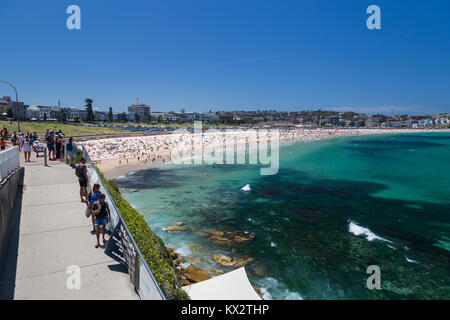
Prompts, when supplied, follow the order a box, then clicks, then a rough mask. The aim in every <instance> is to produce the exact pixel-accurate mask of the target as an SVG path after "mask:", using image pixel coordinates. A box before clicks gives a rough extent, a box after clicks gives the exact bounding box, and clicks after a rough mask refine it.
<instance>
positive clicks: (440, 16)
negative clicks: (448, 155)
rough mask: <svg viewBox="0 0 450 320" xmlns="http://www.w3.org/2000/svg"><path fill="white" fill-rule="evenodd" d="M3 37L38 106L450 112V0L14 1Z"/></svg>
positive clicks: (8, 60) (0, 12) (5, 54)
mask: <svg viewBox="0 0 450 320" xmlns="http://www.w3.org/2000/svg"><path fill="white" fill-rule="evenodd" d="M71 4H76V5H79V6H80V8H81V11H82V12H81V20H82V22H81V24H82V26H81V27H82V29H81V30H73V31H69V30H68V29H67V28H66V19H67V17H68V16H69V15H68V14H66V8H67V7H68V6H69V5H71ZM371 4H376V5H379V6H380V8H381V26H382V29H381V30H368V29H367V27H366V19H367V17H368V16H369V15H368V14H366V8H367V7H368V6H369V5H371ZM0 40H1V46H2V49H1V50H0V79H2V80H9V81H11V82H13V83H14V84H16V85H17V87H18V89H19V95H20V100H22V101H24V102H25V103H26V104H44V105H56V104H57V102H58V100H59V99H61V102H62V105H65V106H76V107H81V106H83V105H84V99H85V98H87V97H91V98H93V99H94V105H96V106H112V107H113V110H114V111H124V110H125V109H126V107H127V106H128V105H129V104H131V103H132V102H133V101H134V98H135V97H139V98H140V101H141V102H143V103H147V104H149V105H151V106H152V107H153V109H154V110H158V111H159V110H161V111H167V110H179V109H180V108H181V107H184V108H185V109H186V110H187V111H208V110H210V109H212V110H235V109H247V110H248V109H258V108H259V109H280V110H296V109H308V108H309V109H317V108H321V109H334V110H349V109H351V110H354V111H359V112H368V113H375V112H382V113H388V112H390V109H391V107H393V108H394V112H396V113H412V114H418V113H419V114H420V113H426V114H429V113H438V112H450V1H449V0H431V1H425V0H422V1H415V0H395V1H392V0H389V1H382V0H370V1H365V0H341V1H322V0H314V1H312V0H308V1H303V0H293V1H283V0H276V1H275V0H263V1H262V0H252V1H247V0H239V1H235V0H202V1H196V0H193V1H185V0H183V1H161V0H158V1H153V0H139V1H138V0H127V1H125V0H70V1H66V0H40V1H29V0H26V1H25V0H1V1H0ZM0 95H12V92H11V91H10V89H8V87H6V86H3V85H0Z"/></svg>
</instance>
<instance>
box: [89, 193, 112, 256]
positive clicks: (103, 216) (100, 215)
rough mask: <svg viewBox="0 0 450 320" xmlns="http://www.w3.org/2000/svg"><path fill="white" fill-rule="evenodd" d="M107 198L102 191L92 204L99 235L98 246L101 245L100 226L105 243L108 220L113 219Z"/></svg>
mask: <svg viewBox="0 0 450 320" xmlns="http://www.w3.org/2000/svg"><path fill="white" fill-rule="evenodd" d="M105 199H106V197H105V195H104V194H103V193H101V194H100V196H99V199H98V201H96V202H95V203H94V204H93V205H92V214H93V215H94V217H95V218H94V219H95V234H96V236H97V244H96V245H95V247H96V248H98V247H100V228H102V234H103V244H105V242H106V240H105V233H106V225H107V224H108V221H111V211H110V210H109V206H108V204H107V203H106V201H105Z"/></svg>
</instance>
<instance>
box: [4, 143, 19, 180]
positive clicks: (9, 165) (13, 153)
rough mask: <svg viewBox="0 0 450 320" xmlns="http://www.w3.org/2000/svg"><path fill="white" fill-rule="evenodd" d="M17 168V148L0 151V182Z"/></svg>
mask: <svg viewBox="0 0 450 320" xmlns="http://www.w3.org/2000/svg"><path fill="white" fill-rule="evenodd" d="M19 167H20V161H19V147H12V148H8V149H6V150H3V151H0V181H1V180H3V179H4V178H6V177H7V176H8V175H9V174H10V173H11V172H13V171H14V170H16V169H17V168H19Z"/></svg>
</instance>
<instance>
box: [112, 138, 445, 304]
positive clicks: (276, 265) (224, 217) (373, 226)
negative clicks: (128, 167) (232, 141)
mask: <svg viewBox="0 0 450 320" xmlns="http://www.w3.org/2000/svg"><path fill="white" fill-rule="evenodd" d="M206 172H207V173H208V175H205V173H206ZM449 173H450V134H448V133H427V134H418V133H417V134H416V133H413V134H396V135H378V136H377V135H374V136H361V137H347V138H336V139H331V140H324V141H316V142H310V143H300V144H295V145H291V146H285V147H283V148H281V150H280V170H279V173H278V174H277V175H274V176H261V175H260V171H259V169H258V167H256V166H249V165H247V166H244V165H239V166H238V165H234V166H230V165H223V166H217V165H216V166H214V168H213V167H212V166H184V167H175V166H173V167H170V166H169V167H165V168H162V169H148V170H141V171H137V172H134V173H133V174H129V175H126V176H125V177H122V178H120V179H117V180H116V181H117V182H118V183H119V185H120V186H121V188H122V190H123V195H124V197H125V198H126V199H127V200H128V201H129V202H130V203H131V204H132V205H133V206H134V207H135V208H137V209H138V210H139V212H141V213H142V214H143V215H144V216H145V218H146V220H147V222H148V224H149V225H150V227H151V228H152V229H153V230H154V231H155V232H156V233H157V234H158V235H159V236H160V237H161V238H162V239H163V240H164V242H165V243H166V245H167V246H168V247H173V248H175V250H177V251H179V252H180V253H182V255H183V256H184V258H185V265H188V264H189V263H193V264H196V265H198V266H200V267H202V268H204V269H206V270H209V271H211V272H216V273H217V272H218V271H217V270H221V271H224V272H227V271H230V269H227V268H225V267H222V266H220V265H219V264H217V263H216V262H215V261H214V260H213V259H212V257H211V254H212V253H218V254H222V255H227V256H232V257H244V258H245V257H252V258H253V261H251V262H250V263H248V264H247V265H246V271H247V273H248V275H249V278H250V280H251V282H252V283H253V284H254V285H255V286H257V287H260V288H261V292H262V293H263V294H264V296H265V298H272V299H450V270H449V266H450V177H449ZM247 184H249V185H250V189H251V190H250V191H243V190H241V188H242V187H243V186H245V185H247ZM176 221H179V222H184V223H185V224H186V225H185V227H186V230H185V231H181V232H176V233H169V232H166V231H163V230H162V228H163V227H166V226H168V225H170V223H172V222H176ZM204 229H215V230H217V231H222V232H225V235H226V232H236V231H239V232H242V233H243V234H247V235H250V234H253V235H254V239H253V240H252V241H250V242H248V243H239V244H236V245H234V246H220V245H218V244H217V243H216V242H215V241H214V240H211V239H209V238H208V237H205V234H204V233H202V232H201V231H202V230H204ZM370 265H378V266H379V267H380V269H381V287H382V289H381V290H369V289H367V287H366V279H367V278H368V277H369V274H367V273H366V270H367V267H368V266H370Z"/></svg>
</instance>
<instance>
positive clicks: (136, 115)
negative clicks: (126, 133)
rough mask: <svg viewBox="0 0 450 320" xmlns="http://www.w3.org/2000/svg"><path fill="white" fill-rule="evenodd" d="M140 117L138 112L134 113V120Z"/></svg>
mask: <svg viewBox="0 0 450 320" xmlns="http://www.w3.org/2000/svg"><path fill="white" fill-rule="evenodd" d="M140 120H141V119H139V113H137V112H136V113H135V114H134V122H136V123H138V122H139V121H140Z"/></svg>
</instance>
